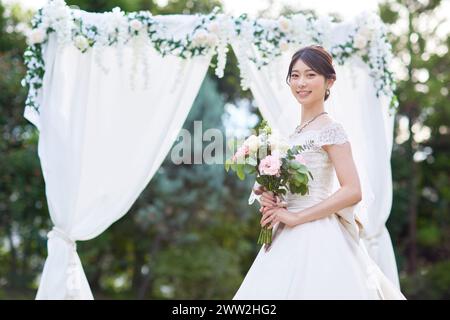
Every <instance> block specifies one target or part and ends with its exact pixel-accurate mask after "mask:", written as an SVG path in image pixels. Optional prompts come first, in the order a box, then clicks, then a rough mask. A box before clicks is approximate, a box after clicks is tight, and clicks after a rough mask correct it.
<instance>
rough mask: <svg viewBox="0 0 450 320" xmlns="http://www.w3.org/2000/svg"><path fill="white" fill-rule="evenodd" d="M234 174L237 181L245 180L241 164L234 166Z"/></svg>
mask: <svg viewBox="0 0 450 320" xmlns="http://www.w3.org/2000/svg"><path fill="white" fill-rule="evenodd" d="M236 173H237V176H238V177H239V179H241V180H244V179H245V172H244V165H243V164H237V165H236Z"/></svg>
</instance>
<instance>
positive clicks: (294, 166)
mask: <svg viewBox="0 0 450 320" xmlns="http://www.w3.org/2000/svg"><path fill="white" fill-rule="evenodd" d="M300 166H302V164H301V163H299V162H298V161H290V162H289V167H291V168H292V169H300Z"/></svg>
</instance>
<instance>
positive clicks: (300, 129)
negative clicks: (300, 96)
mask: <svg viewBox="0 0 450 320" xmlns="http://www.w3.org/2000/svg"><path fill="white" fill-rule="evenodd" d="M325 113H328V112H326V111H324V112H321V113H319V114H318V115H317V116H315V117H314V118H312V119H311V120H308V121H307V122H306V123H305V124H304V125H303V126H300V125H298V126H297V128H295V132H297V133H300V132H301V131H302V130H303V128H304V127H306V126H307V125H308V124H310V123H311V122H313V121H314V120H315V119H316V118H317V117H318V116H320V115H322V114H325Z"/></svg>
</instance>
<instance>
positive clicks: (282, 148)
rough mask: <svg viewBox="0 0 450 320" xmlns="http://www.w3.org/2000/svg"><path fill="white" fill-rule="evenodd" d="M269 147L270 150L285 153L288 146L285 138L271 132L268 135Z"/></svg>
mask: <svg viewBox="0 0 450 320" xmlns="http://www.w3.org/2000/svg"><path fill="white" fill-rule="evenodd" d="M269 143H270V148H271V150H272V151H278V152H279V153H281V154H285V153H286V152H287V151H288V150H289V148H290V146H289V144H288V143H287V141H286V140H285V139H283V138H282V137H280V136H279V135H278V134H272V135H270V137H269Z"/></svg>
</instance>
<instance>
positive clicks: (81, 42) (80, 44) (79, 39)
mask: <svg viewBox="0 0 450 320" xmlns="http://www.w3.org/2000/svg"><path fill="white" fill-rule="evenodd" d="M74 44H75V47H77V48H78V49H80V50H81V51H84V50H86V49H87V48H88V47H89V42H88V39H86V37H85V36H82V35H78V36H76V37H75V40H74Z"/></svg>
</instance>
